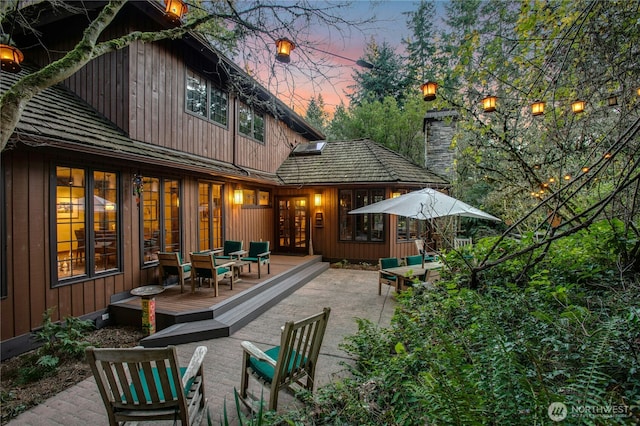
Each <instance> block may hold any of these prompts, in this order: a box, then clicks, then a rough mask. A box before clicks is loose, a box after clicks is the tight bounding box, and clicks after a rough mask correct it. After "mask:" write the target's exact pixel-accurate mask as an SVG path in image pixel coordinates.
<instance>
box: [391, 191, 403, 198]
mask: <svg viewBox="0 0 640 426" xmlns="http://www.w3.org/2000/svg"><path fill="white" fill-rule="evenodd" d="M400 195H402V194H400V193H399V192H392V193H391V198H398V197H399V196H400Z"/></svg>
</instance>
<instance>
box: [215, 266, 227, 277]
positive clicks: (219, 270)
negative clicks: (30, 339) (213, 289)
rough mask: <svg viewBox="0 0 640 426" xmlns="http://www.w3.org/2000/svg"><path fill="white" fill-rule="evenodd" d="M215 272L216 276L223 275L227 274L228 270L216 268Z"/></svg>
mask: <svg viewBox="0 0 640 426" xmlns="http://www.w3.org/2000/svg"><path fill="white" fill-rule="evenodd" d="M216 272H217V274H218V275H222V274H224V273H226V272H229V268H224V267H222V266H221V267H219V268H216Z"/></svg>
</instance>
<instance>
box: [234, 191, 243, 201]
mask: <svg viewBox="0 0 640 426" xmlns="http://www.w3.org/2000/svg"><path fill="white" fill-rule="evenodd" d="M243 201H244V200H243V193H242V189H236V190H234V191H233V204H236V205H240V204H242V203H243Z"/></svg>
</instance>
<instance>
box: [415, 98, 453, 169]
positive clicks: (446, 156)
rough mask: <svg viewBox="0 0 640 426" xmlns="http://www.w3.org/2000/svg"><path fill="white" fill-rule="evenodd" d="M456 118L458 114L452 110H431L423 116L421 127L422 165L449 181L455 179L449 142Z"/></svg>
mask: <svg viewBox="0 0 640 426" xmlns="http://www.w3.org/2000/svg"><path fill="white" fill-rule="evenodd" d="M458 118H459V115H458V112H457V111H455V110H452V109H445V110H431V111H427V113H426V114H425V116H424V122H423V125H422V131H423V132H424V165H425V167H427V168H428V169H429V170H431V171H432V172H434V173H437V174H438V175H440V176H442V177H444V178H445V179H447V180H449V181H453V179H454V177H455V173H454V168H453V159H454V150H453V148H451V142H452V140H453V135H454V134H455V131H456V123H457V122H458Z"/></svg>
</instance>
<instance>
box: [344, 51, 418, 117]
mask: <svg viewBox="0 0 640 426" xmlns="http://www.w3.org/2000/svg"><path fill="white" fill-rule="evenodd" d="M363 59H364V60H365V61H367V62H369V63H371V64H373V69H368V70H366V71H359V70H356V71H355V75H354V78H353V79H354V82H355V84H354V85H353V86H350V88H351V89H353V93H352V94H350V95H349V99H350V101H351V105H358V104H360V103H362V102H365V101H368V102H373V101H378V102H382V101H383V100H384V98H385V97H387V96H391V97H393V98H394V99H395V100H396V101H397V102H398V103H400V104H401V105H402V103H403V102H404V97H405V92H406V89H407V85H408V84H409V82H410V80H409V79H408V77H407V72H406V66H405V63H404V60H403V58H402V57H401V56H400V55H398V54H397V53H395V51H394V50H393V48H392V47H391V46H390V45H389V44H388V43H386V42H384V43H382V45H378V44H377V43H376V41H375V40H374V39H371V41H370V42H369V43H368V44H367V46H366V47H365V54H364V58H363Z"/></svg>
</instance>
